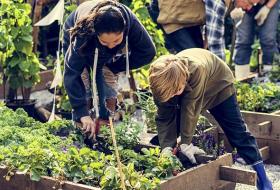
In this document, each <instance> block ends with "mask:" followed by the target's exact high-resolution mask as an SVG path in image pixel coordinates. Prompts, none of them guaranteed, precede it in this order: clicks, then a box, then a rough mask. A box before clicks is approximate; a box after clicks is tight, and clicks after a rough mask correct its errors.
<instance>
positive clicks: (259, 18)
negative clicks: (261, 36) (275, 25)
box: [254, 5, 270, 26]
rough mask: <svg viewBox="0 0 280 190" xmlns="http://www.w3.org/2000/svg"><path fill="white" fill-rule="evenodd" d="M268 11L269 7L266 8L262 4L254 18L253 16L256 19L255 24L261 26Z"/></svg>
mask: <svg viewBox="0 0 280 190" xmlns="http://www.w3.org/2000/svg"><path fill="white" fill-rule="evenodd" d="M269 12H270V8H268V7H267V6H265V5H264V6H263V7H262V8H261V9H260V10H259V12H258V13H257V14H256V16H255V17H254V18H255V20H257V24H258V25H259V26H261V25H262V24H263V23H264V21H265V20H266V18H267V16H268V14H269Z"/></svg>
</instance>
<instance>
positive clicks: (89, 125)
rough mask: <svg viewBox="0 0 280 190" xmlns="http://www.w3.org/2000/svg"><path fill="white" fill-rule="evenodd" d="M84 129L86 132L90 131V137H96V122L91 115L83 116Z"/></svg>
mask: <svg viewBox="0 0 280 190" xmlns="http://www.w3.org/2000/svg"><path fill="white" fill-rule="evenodd" d="M81 123H82V129H83V131H84V132H85V133H89V132H90V136H89V138H93V139H95V127H96V125H95V122H94V121H93V120H92V119H91V117H90V116H84V117H81Z"/></svg>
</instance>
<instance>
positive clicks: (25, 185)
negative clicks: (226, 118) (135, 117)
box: [0, 127, 269, 190]
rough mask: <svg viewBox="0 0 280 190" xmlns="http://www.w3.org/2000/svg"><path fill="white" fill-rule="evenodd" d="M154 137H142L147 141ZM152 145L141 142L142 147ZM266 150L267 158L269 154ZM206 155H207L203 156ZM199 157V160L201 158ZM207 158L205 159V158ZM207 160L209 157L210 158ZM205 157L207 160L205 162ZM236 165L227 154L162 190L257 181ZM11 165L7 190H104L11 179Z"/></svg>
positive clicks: (215, 188)
mask: <svg viewBox="0 0 280 190" xmlns="http://www.w3.org/2000/svg"><path fill="white" fill-rule="evenodd" d="M207 132H209V133H213V134H214V135H215V136H216V137H215V138H218V128H217V127H213V128H210V129H207ZM150 137H152V135H151V136H147V138H146V139H142V140H144V141H146V142H147V140H149V138H150ZM149 146H150V145H147V144H146V145H145V144H142V145H141V144H140V145H139V148H142V147H147V148H149ZM267 150H268V149H267V148H266V149H265V151H266V152H265V153H267V154H266V157H267V158H269V154H268V152H267ZM202 157H203V156H202ZM197 160H198V159H197ZM201 160H203V159H201ZM205 160H207V156H206V159H205ZM205 160H204V162H205ZM232 164H233V160H232V154H231V153H227V154H224V155H222V156H219V157H218V158H217V159H215V160H212V161H209V159H208V161H207V162H205V164H200V165H198V166H196V167H192V168H190V169H188V170H185V171H183V172H181V173H179V174H178V175H177V176H173V177H171V178H169V179H166V180H163V181H162V182H161V183H160V186H159V189H160V190H209V189H212V190H234V189H235V186H236V183H243V184H248V185H255V184H256V179H257V176H256V173H255V172H253V171H248V170H241V169H234V168H231V166H232ZM7 171H8V170H7V168H5V167H0V176H1V177H0V187H1V189H2V188H3V189H5V190H39V189H40V190H50V189H59V188H61V189H63V190H100V188H96V187H91V186H88V185H82V184H77V183H73V182H69V181H63V182H61V181H59V180H56V179H54V178H51V177H42V178H41V180H40V181H39V182H35V181H31V180H30V177H29V175H24V174H22V173H19V172H17V173H16V174H15V175H14V176H12V177H11V179H10V180H9V181H7V180H6V179H5V178H4V177H2V176H5V175H6V174H7ZM53 187H55V188H53Z"/></svg>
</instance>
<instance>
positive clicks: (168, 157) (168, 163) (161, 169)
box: [121, 147, 183, 179]
mask: <svg viewBox="0 0 280 190" xmlns="http://www.w3.org/2000/svg"><path fill="white" fill-rule="evenodd" d="M141 152H142V154H140V155H139V154H137V153H135V152H134V151H133V150H128V149H125V150H121V157H122V159H123V160H124V162H125V163H133V164H134V166H135V168H136V170H141V169H142V170H144V171H145V172H144V175H145V176H146V177H148V178H154V177H158V178H160V179H165V178H167V177H170V176H172V175H173V174H174V173H173V172H175V171H177V172H180V171H182V170H183V167H182V164H181V162H179V160H178V158H177V157H176V156H174V155H173V154H168V153H166V154H160V149H159V148H158V147H157V148H150V149H147V148H143V149H142V150H141Z"/></svg>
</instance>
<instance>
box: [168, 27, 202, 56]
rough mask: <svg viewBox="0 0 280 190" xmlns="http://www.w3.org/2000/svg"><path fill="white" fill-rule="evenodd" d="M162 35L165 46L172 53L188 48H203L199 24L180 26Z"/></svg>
mask: <svg viewBox="0 0 280 190" xmlns="http://www.w3.org/2000/svg"><path fill="white" fill-rule="evenodd" d="M164 36H165V46H166V48H167V49H168V50H169V51H170V52H171V53H174V54H175V53H179V52H180V51H183V50H185V49H189V48H203V39H202V33H201V29H200V26H192V27H187V28H182V29H179V30H177V31H175V32H172V33H170V34H165V35H164Z"/></svg>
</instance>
